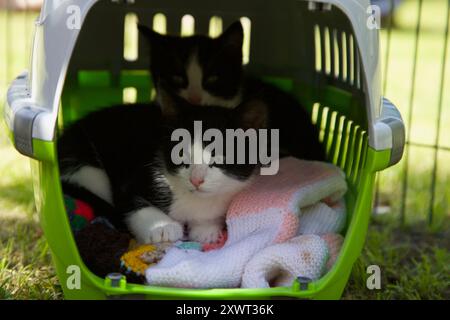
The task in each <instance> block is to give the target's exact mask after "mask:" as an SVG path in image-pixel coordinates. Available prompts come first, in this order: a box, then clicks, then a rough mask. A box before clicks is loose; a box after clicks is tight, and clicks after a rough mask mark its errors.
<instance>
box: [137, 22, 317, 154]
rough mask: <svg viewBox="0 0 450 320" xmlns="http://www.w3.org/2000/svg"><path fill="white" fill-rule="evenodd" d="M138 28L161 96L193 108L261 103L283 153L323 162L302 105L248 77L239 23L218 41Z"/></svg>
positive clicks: (312, 127)
mask: <svg viewBox="0 0 450 320" xmlns="http://www.w3.org/2000/svg"><path fill="white" fill-rule="evenodd" d="M138 27H139V30H140V33H141V34H142V35H143V36H144V37H145V39H147V40H148V43H149V45H150V72H151V74H152V78H153V82H154V86H155V88H156V91H157V97H158V96H159V94H158V93H159V92H160V91H161V89H164V90H165V91H168V92H171V93H172V94H176V95H178V96H180V97H182V98H184V99H185V100H187V101H189V102H190V103H192V104H195V105H203V106H205V105H206V106H207V105H211V104H212V105H216V106H222V107H227V108H234V107H236V106H238V105H239V104H240V102H241V101H243V100H246V99H252V98H257V99H260V100H262V101H264V102H265V104H266V105H267V106H268V108H269V115H268V126H269V127H270V128H272V129H279V130H280V149H281V152H282V153H284V154H289V155H292V156H295V157H298V158H301V159H306V160H320V161H324V160H325V152H324V149H323V146H322V144H321V143H320V142H319V140H318V137H319V134H318V130H317V128H316V127H315V126H314V125H313V124H312V122H311V118H310V116H309V114H308V113H307V112H306V110H305V109H304V108H303V107H302V106H301V105H300V104H299V102H298V101H297V100H296V99H295V98H294V97H293V96H292V95H290V94H288V93H286V92H284V91H282V90H280V89H278V88H276V87H275V86H273V85H270V84H267V83H265V82H262V81H260V80H258V79H255V78H253V77H248V76H246V75H245V72H244V67H243V64H242V45H243V37H244V33H243V28H242V25H241V23H240V22H235V23H233V24H231V25H230V27H229V28H228V29H226V30H225V31H224V32H223V33H222V35H221V36H219V37H218V38H209V37H207V36H202V35H194V36H190V37H178V36H166V35H161V34H159V33H157V32H154V31H153V30H151V29H150V28H148V27H146V26H143V25H139V26H138ZM268 50H269V48H268Z"/></svg>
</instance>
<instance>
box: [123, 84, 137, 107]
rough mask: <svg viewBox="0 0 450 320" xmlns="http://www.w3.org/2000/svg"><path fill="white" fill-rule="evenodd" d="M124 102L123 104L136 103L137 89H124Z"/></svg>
mask: <svg viewBox="0 0 450 320" xmlns="http://www.w3.org/2000/svg"><path fill="white" fill-rule="evenodd" d="M122 100H123V103H136V101H137V89H136V88H133V87H128V88H124V89H123V95H122Z"/></svg>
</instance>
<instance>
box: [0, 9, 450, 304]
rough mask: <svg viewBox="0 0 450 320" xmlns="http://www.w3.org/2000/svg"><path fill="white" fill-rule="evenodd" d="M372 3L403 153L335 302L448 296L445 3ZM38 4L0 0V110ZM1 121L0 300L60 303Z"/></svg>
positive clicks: (28, 191)
mask: <svg viewBox="0 0 450 320" xmlns="http://www.w3.org/2000/svg"><path fill="white" fill-rule="evenodd" d="M372 2H373V4H376V5H379V6H380V8H381V12H382V15H383V17H382V25H381V27H382V29H381V55H382V60H383V65H382V72H383V91H384V95H385V96H386V97H388V98H389V99H390V100H391V101H393V102H394V104H396V105H397V106H398V108H399V109H400V111H401V112H402V116H403V118H404V121H405V123H406V126H407V148H406V151H405V155H404V157H403V159H402V161H401V162H400V163H399V164H398V165H396V166H395V167H393V168H390V169H388V170H387V171H384V172H383V173H382V174H380V175H379V176H378V179H377V190H376V196H375V199H376V201H375V204H374V210H373V218H372V222H371V225H370V229H369V234H368V237H367V241H366V247H365V249H364V252H363V254H362V256H361V258H360V259H359V261H358V262H357V263H356V264H355V267H354V269H353V273H352V277H351V280H350V282H349V284H348V286H347V289H346V291H345V293H344V296H343V297H344V298H345V299H449V298H450V277H449V275H450V253H449V249H450V219H449V217H450V54H449V51H450V43H449V38H450V36H449V19H450V0H426V1H425V0H373V1H372ZM41 4H42V1H41V0H0V101H2V103H1V104H0V112H1V111H2V108H3V105H2V104H3V101H4V99H5V94H6V90H7V86H8V84H9V83H10V82H11V80H12V79H13V78H14V77H15V76H17V75H18V74H19V73H20V72H21V71H22V70H23V69H26V68H27V67H28V63H29V59H30V50H31V44H32V33H33V28H34V20H35V19H36V16H37V15H38V10H39V8H40V6H41ZM1 115H2V118H3V113H2V112H1ZM0 123H1V124H0V128H1V130H0V299H61V298H62V293H61V289H60V287H59V284H58V281H57V278H56V276H55V273H54V270H53V267H52V264H51V258H50V255H49V252H48V245H47V243H46V241H45V239H44V237H43V235H42V231H41V229H40V228H39V224H38V221H37V214H36V212H35V207H34V201H33V189H32V183H31V174H30V168H29V163H28V160H27V158H25V157H23V156H21V155H20V154H19V153H17V152H16V151H15V150H14V149H13V147H12V146H11V144H10V142H9V141H8V139H7V136H6V130H4V123H3V120H0ZM373 264H376V265H379V266H380V268H381V272H382V289H381V290H373V291H370V290H368V289H367V288H366V279H367V273H366V268H367V266H369V265H373Z"/></svg>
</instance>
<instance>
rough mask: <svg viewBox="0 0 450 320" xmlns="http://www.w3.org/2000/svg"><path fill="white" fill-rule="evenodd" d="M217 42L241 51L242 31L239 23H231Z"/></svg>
mask: <svg viewBox="0 0 450 320" xmlns="http://www.w3.org/2000/svg"><path fill="white" fill-rule="evenodd" d="M219 40H220V41H222V43H223V44H224V45H226V46H233V47H236V48H237V49H239V50H242V43H243V41H244V29H243V28H242V24H241V22H240V21H236V22H234V23H232V24H231V25H230V26H229V27H228V29H226V30H225V31H224V32H223V33H222V34H221V35H220V37H219Z"/></svg>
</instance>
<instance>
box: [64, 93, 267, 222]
mask: <svg viewBox="0 0 450 320" xmlns="http://www.w3.org/2000/svg"><path fill="white" fill-rule="evenodd" d="M174 99H175V100H178V101H177V102H175V100H173V101H174V102H173V104H174V106H175V108H176V112H175V113H170V114H163V113H162V112H161V108H160V107H159V106H157V105H155V104H149V105H146V104H136V105H121V106H114V107H110V108H106V109H102V110H101V111H97V112H93V113H91V114H89V115H87V116H86V117H85V118H83V119H81V120H79V121H77V122H75V123H74V124H73V125H71V126H70V127H68V128H67V129H65V130H64V132H63V134H62V135H61V137H60V138H59V139H58V158H59V164H60V172H61V175H62V176H66V175H68V174H71V173H74V172H75V171H76V170H77V169H79V168H81V167H82V166H85V165H89V166H92V167H95V168H99V169H102V170H104V171H105V172H106V174H107V176H108V178H109V180H110V184H111V191H112V197H113V205H109V204H108V203H107V202H106V201H103V200H102V199H99V198H98V197H97V196H96V195H92V194H91V192H90V191H88V190H86V189H84V188H82V187H80V186H77V185H73V184H71V183H68V182H64V183H63V191H64V193H65V194H68V195H71V196H73V197H75V198H77V199H80V198H81V199H80V200H85V201H86V202H88V203H90V204H93V205H94V209H98V211H100V212H97V214H98V215H104V216H106V217H108V218H109V220H110V221H111V223H113V224H114V225H115V226H116V227H117V228H119V229H124V228H126V226H125V223H124V214H125V213H129V212H132V211H135V210H137V209H140V208H142V207H147V206H154V207H157V208H159V209H160V210H162V211H163V212H165V213H168V209H169V206H170V204H171V202H172V193H171V191H170V188H169V186H168V185H166V184H163V183H157V182H156V179H157V178H158V177H161V176H162V175H163V172H164V171H165V170H166V171H168V172H171V173H176V172H177V171H178V169H179V168H181V165H178V166H176V165H174V164H173V162H172V160H171V157H170V154H171V150H172V148H173V146H174V145H175V143H176V142H172V141H171V134H172V132H173V130H174V129H178V128H185V129H187V130H188V131H189V132H190V133H191V136H192V137H193V135H194V133H193V121H194V120H199V121H202V123H203V128H204V130H206V129H208V128H217V129H219V130H221V132H223V133H224V134H225V129H227V128H229V129H233V128H244V129H246V128H247V127H248V123H244V124H242V123H241V122H242V119H245V118H246V117H245V114H246V113H251V112H254V111H253V110H252V108H256V104H255V103H245V104H243V105H242V106H240V107H238V108H236V109H234V110H230V109H224V108H219V107H214V106H210V107H208V108H204V107H199V106H191V105H190V104H188V103H187V102H185V101H184V100H182V99H177V98H174ZM258 108H259V109H258V110H261V108H260V107H259V106H258ZM217 166H218V167H219V168H220V169H221V170H222V171H223V172H224V173H225V174H227V175H229V176H232V177H234V178H236V179H240V180H245V179H248V178H249V177H250V176H251V175H252V174H253V172H254V170H255V168H256V167H257V165H255V164H230V165H228V164H224V165H217ZM96 211H97V210H96Z"/></svg>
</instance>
